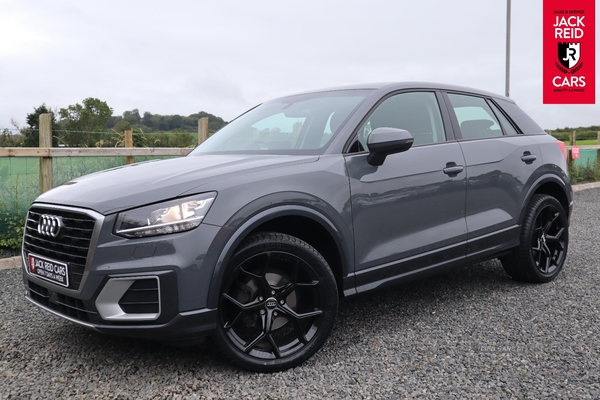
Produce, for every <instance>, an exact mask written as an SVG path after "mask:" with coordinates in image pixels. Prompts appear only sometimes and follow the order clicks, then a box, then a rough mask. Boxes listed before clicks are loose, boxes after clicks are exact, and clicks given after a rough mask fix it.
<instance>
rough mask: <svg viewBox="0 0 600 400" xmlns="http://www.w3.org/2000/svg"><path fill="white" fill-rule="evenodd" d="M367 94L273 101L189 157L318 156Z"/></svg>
mask: <svg viewBox="0 0 600 400" xmlns="http://www.w3.org/2000/svg"><path fill="white" fill-rule="evenodd" d="M366 95H367V93H366V92H365V91H359V90H343V91H331V92H320V93H311V94H303V95H297V96H290V97H285V98H281V99H277V100H273V101H270V102H268V103H264V104H261V105H259V106H258V107H255V108H253V109H252V110H250V111H248V112H246V113H245V114H243V115H241V116H240V117H238V118H237V119H235V120H233V121H232V122H231V123H229V124H228V125H227V126H225V127H224V128H223V129H221V130H220V131H218V132H217V133H215V134H214V135H212V136H211V137H210V138H209V139H208V140H206V141H205V142H204V143H202V144H201V145H200V146H198V147H197V148H196V149H195V150H194V151H193V152H191V153H190V155H198V154H203V153H215V152H216V153H230V152H252V153H254V152H257V153H264V154H270V153H272V154H319V153H321V151H322V150H323V149H324V148H325V147H326V146H327V144H328V143H329V142H330V141H331V139H332V138H333V136H334V135H335V134H336V132H337V130H338V128H339V127H340V126H341V125H342V123H343V122H344V121H345V120H346V119H347V118H348V116H349V115H350V114H351V113H352V111H353V110H354V109H356V107H357V106H358V105H359V104H360V103H361V101H362V100H363V99H364V98H365V96H366Z"/></svg>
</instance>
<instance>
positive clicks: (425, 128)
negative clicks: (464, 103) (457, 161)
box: [351, 92, 446, 151]
mask: <svg viewBox="0 0 600 400" xmlns="http://www.w3.org/2000/svg"><path fill="white" fill-rule="evenodd" d="M382 127H386V128H398V129H405V130H407V131H408V132H410V134H411V135H412V136H413V138H414V139H415V142H414V144H413V145H414V146H418V145H422V144H429V143H437V142H443V141H445V140H446V132H445V131H444V125H443V123H442V115H441V113H440V107H439V105H438V102H437V99H436V96H435V93H433V92H410V93H400V94H397V95H394V96H392V97H389V98H387V99H385V100H384V101H383V102H382V103H381V104H380V105H379V106H377V108H376V109H375V111H373V113H372V114H371V116H370V117H369V119H368V120H367V121H366V122H365V123H364V124H363V125H362V126H361V127H360V129H359V130H358V143H356V144H355V145H353V146H352V149H351V151H352V150H356V151H360V150H368V148H367V137H368V136H369V134H370V133H371V131H373V130H374V129H376V128H382Z"/></svg>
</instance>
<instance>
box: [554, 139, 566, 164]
mask: <svg viewBox="0 0 600 400" xmlns="http://www.w3.org/2000/svg"><path fill="white" fill-rule="evenodd" d="M556 143H557V144H558V147H560V151H562V153H563V156H564V157H565V160H566V161H569V155H568V153H567V146H565V144H564V143H563V142H561V141H560V140H557V141H556Z"/></svg>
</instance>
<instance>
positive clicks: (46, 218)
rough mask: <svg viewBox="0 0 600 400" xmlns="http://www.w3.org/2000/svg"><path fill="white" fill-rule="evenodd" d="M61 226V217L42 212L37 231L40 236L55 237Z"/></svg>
mask: <svg viewBox="0 0 600 400" xmlns="http://www.w3.org/2000/svg"><path fill="white" fill-rule="evenodd" d="M60 228H62V219H61V218H60V217H57V216H55V215H48V214H44V215H42V216H41V217H40V221H39V223H38V229H37V230H38V233H39V234H40V235H42V236H50V237H53V238H55V237H57V236H58V234H59V233H60Z"/></svg>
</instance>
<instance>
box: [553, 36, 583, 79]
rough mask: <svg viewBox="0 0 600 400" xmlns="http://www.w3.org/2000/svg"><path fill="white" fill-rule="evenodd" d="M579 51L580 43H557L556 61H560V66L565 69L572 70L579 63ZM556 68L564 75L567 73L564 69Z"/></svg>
mask: <svg viewBox="0 0 600 400" xmlns="http://www.w3.org/2000/svg"><path fill="white" fill-rule="evenodd" d="M580 49H581V43H563V42H558V61H560V63H561V64H562V66H563V67H565V68H568V69H572V68H574V67H575V66H576V65H577V63H579V56H580V54H581V50H580ZM581 66H583V64H581ZM557 67H558V69H560V70H561V71H562V72H564V73H567V72H568V71H567V70H565V69H564V68H560V67H559V66H558V65H557Z"/></svg>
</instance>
